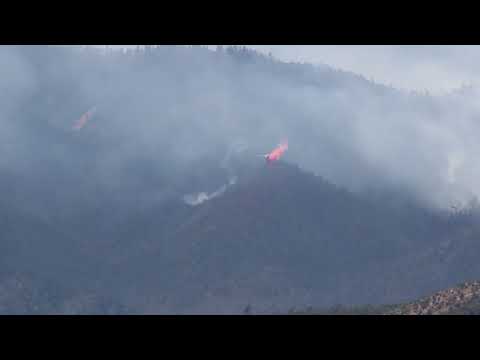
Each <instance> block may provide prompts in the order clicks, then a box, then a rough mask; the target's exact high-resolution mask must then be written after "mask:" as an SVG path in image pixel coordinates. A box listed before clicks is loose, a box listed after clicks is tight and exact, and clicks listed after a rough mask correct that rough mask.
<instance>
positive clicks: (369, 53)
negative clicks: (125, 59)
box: [115, 45, 480, 93]
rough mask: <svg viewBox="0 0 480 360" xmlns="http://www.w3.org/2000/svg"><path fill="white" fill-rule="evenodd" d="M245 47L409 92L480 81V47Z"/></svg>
mask: <svg viewBox="0 0 480 360" xmlns="http://www.w3.org/2000/svg"><path fill="white" fill-rule="evenodd" d="M117 46H130V45H117ZM208 46H209V47H212V48H213V47H215V45H208ZM246 46H248V47H251V48H254V49H256V50H259V51H261V52H264V53H268V52H271V53H272V55H273V56H275V57H277V58H278V59H281V60H285V61H301V62H309V63H313V64H320V63H324V64H327V65H330V66H333V67H335V68H339V69H342V70H347V71H352V72H355V73H358V74H361V75H364V76H365V77H367V78H369V79H373V80H375V81H376V82H379V83H383V84H386V85H390V84H391V85H393V86H395V87H397V88H403V89H408V90H425V89H426V90H429V91H430V92H433V93H442V92H445V91H450V90H452V89H456V88H459V87H461V86H462V85H472V84H473V85H475V84H476V83H477V79H478V78H479V77H480V65H479V61H478V60H480V47H479V46H476V45H246ZM115 47H116V46H115Z"/></svg>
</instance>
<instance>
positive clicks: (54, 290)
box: [0, 46, 480, 314]
mask: <svg viewBox="0 0 480 360" xmlns="http://www.w3.org/2000/svg"><path fill="white" fill-rule="evenodd" d="M0 60H1V61H0V66H2V67H4V69H8V70H9V71H8V74H9V75H8V76H6V77H3V84H2V85H1V89H3V88H5V89H6V90H8V91H6V92H5V94H6V95H5V97H4V98H3V99H0V104H1V105H2V109H1V110H0V120H1V123H2V126H3V127H4V129H3V130H4V131H2V133H1V134H0V151H2V159H1V160H0V192H1V197H0V313H2V314H3V313H151V312H159V313H162V312H218V313H222V312H235V313H256V312H276V311H283V310H286V309H290V308H292V307H299V308H302V307H307V306H309V305H312V306H313V305H314V306H330V305H334V304H345V305H355V304H383V303H398V302H400V301H406V300H411V299H414V298H416V297H419V296H424V295H427V294H428V293H430V292H432V291H435V290H438V289H441V288H444V287H448V286H452V285H454V284H456V283H457V282H460V281H466V280H474V279H476V278H479V277H480V265H479V264H478V262H477V261H476V256H475V254H476V253H477V250H480V249H479V243H478V241H476V239H477V238H478V236H477V235H478V233H479V227H478V225H477V223H478V221H477V220H478V213H477V208H476V205H475V204H474V203H472V206H471V207H469V208H467V209H463V210H462V211H459V212H457V213H455V214H450V213H446V212H445V211H440V210H432V209H431V208H430V207H428V206H425V205H424V202H423V200H424V199H421V198H418V197H417V195H418V194H417V193H416V192H415V191H412V189H410V188H408V187H406V188H404V187H398V186H397V187H395V186H394V185H393V184H392V183H390V182H389V181H388V180H386V181H385V182H382V181H383V180H382V177H381V176H382V174H381V173H379V172H378V171H377V170H375V169H373V168H369V167H368V165H367V164H365V163H362V161H361V159H360V158H359V157H358V156H357V155H356V153H355V151H354V148H353V147H350V146H349V144H348V143H342V142H336V141H333V140H331V138H332V137H335V136H340V137H342V136H344V135H345V134H340V135H337V134H335V133H333V132H330V133H326V134H318V133H317V132H316V131H315V126H314V125H312V117H311V114H310V113H309V112H308V110H305V111H304V112H302V109H303V107H302V106H300V105H298V103H297V102H298V101H300V100H301V99H303V95H305V91H307V92H308V91H312V89H313V90H314V91H318V92H319V94H321V95H322V96H325V97H329V96H330V95H331V94H338V93H339V92H341V93H342V94H343V95H342V96H339V97H335V96H337V95H335V96H334V98H330V100H329V101H326V100H325V103H322V104H320V105H319V106H320V107H321V109H322V112H321V114H322V117H325V118H327V119H334V120H335V121H336V122H338V123H339V124H340V126H342V124H348V123H349V122H351V121H354V120H352V119H355V109H354V108H351V107H349V106H346V104H349V103H350V100H351V99H354V98H356V97H358V96H361V97H362V98H365V99H366V98H368V99H375V100H374V101H376V102H378V104H379V105H378V106H380V107H381V106H387V105H382V104H388V106H389V107H392V108H393V109H395V108H398V109H400V108H402V107H404V105H405V104H406V103H408V104H409V106H410V108H411V109H412V111H418V112H420V113H422V114H437V113H438V112H439V111H440V110H439V109H442V104H441V103H440V102H439V101H437V100H435V99H432V98H431V97H427V96H423V95H418V94H405V93H402V92H399V91H397V90H395V89H391V88H388V87H384V86H381V85H377V84H373V83H371V82H369V81H367V80H366V79H363V78H362V77H359V76H356V75H353V74H350V73H345V72H340V71H336V70H333V69H331V68H329V67H326V66H324V67H312V66H310V65H306V64H286V63H283V62H280V61H277V60H275V59H274V58H271V57H269V56H263V55H261V54H258V53H256V52H254V51H252V50H248V49H245V48H241V47H228V48H226V49H224V48H218V49H217V50H216V51H211V50H208V49H205V48H202V47H172V46H162V47H150V48H148V47H147V48H145V49H131V50H128V51H125V52H120V51H113V50H108V51H106V50H104V49H91V48H87V49H80V48H68V47H46V46H23V47H22V46H20V47H8V46H2V47H0ZM282 89H283V90H282ZM285 89H289V92H288V93H285V92H284V90H285ZM307 95H308V94H307ZM307 97H308V96H307ZM372 101H373V100H372ZM310 105H311V104H307V103H305V106H306V107H307V108H308V106H310ZM94 106H96V107H97V111H96V113H95V114H94V116H93V117H92V118H91V119H90V120H89V122H88V123H87V124H86V126H85V127H84V128H82V129H81V130H79V131H73V130H72V127H73V126H74V124H75V122H76V121H77V120H78V119H79V118H80V116H81V115H82V114H84V113H85V112H86V111H88V110H90V109H92V108H93V107H94ZM315 120H316V119H315ZM345 129H346V128H345ZM330 130H332V129H330ZM332 131H333V130H332ZM285 135H288V137H289V140H290V144H291V149H290V150H289V151H288V152H287V154H286V156H285V162H283V161H281V162H278V163H274V164H272V166H266V165H265V164H264V163H263V159H261V158H258V157H256V156H255V155H256V154H262V153H265V151H268V150H269V149H270V148H271V147H272V145H275V144H276V143H277V142H278V141H279V140H280V139H281V138H282V137H283V136H285ZM238 138H242V139H246V140H247V142H248V144H249V148H248V150H246V151H244V152H241V153H238V154H235V155H234V156H232V158H231V159H228V162H227V163H226V164H227V165H225V163H224V162H223V161H222V160H224V157H225V154H226V153H227V152H228V148H229V146H230V145H231V144H232V143H233V142H235V141H236V139H238ZM292 164H299V165H300V166H301V167H302V168H304V169H308V171H313V172H315V173H319V174H321V175H322V177H319V176H314V175H313V174H311V173H309V172H308V171H305V170H301V169H300V168H299V167H297V166H296V165H292ZM232 175H234V176H236V177H237V178H238V180H237V183H236V184H235V185H232V186H230V187H228V188H227V189H226V191H225V193H224V194H223V195H221V196H218V197H216V198H213V199H212V200H209V201H206V202H205V203H203V204H201V205H199V206H196V207H191V206H188V205H187V204H185V203H184V202H183V201H182V197H183V196H184V195H185V194H187V193H197V192H207V193H212V192H214V191H215V190H216V189H218V188H219V187H221V186H222V185H223V184H225V183H226V182H227V181H228V180H229V178H230V177H231V176H232ZM326 179H328V181H327V180H326ZM337 180H338V181H337ZM334 182H337V183H338V185H333V183H334ZM365 184H373V186H372V189H370V191H369V192H362V191H357V190H358V189H364V186H363V185H365ZM377 185H378V186H377ZM346 189H349V190H346ZM354 190H355V191H354ZM413 190H415V189H413Z"/></svg>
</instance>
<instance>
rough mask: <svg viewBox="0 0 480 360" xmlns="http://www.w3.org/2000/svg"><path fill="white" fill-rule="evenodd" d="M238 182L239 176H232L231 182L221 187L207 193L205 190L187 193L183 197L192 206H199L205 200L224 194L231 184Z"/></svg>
mask: <svg viewBox="0 0 480 360" xmlns="http://www.w3.org/2000/svg"><path fill="white" fill-rule="evenodd" d="M236 183H237V178H236V177H232V178H230V180H229V182H228V183H227V184H225V185H222V186H221V187H220V188H219V189H217V190H215V191H214V192H212V193H210V194H207V193H205V192H200V193H197V194H187V195H185V196H184V197H183V201H184V202H185V203H186V204H188V205H191V206H197V205H200V204H202V203H204V202H205V201H208V200H211V199H213V198H216V197H218V196H221V195H223V193H224V192H225V191H226V190H227V188H228V187H229V186H232V185H235V184H236Z"/></svg>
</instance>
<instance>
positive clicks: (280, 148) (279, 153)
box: [267, 142, 288, 161]
mask: <svg viewBox="0 0 480 360" xmlns="http://www.w3.org/2000/svg"><path fill="white" fill-rule="evenodd" d="M287 149H288V143H287V142H283V143H282V144H280V145H279V146H278V147H277V148H275V149H274V150H273V151H272V152H271V153H270V154H268V155H267V160H269V161H276V160H279V159H280V157H281V156H282V155H283V153H284V152H285V151H286V150H287Z"/></svg>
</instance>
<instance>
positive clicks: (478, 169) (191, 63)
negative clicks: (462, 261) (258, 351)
mask: <svg viewBox="0 0 480 360" xmlns="http://www.w3.org/2000/svg"><path fill="white" fill-rule="evenodd" d="M409 61H413V60H412V59H411V57H410V58H409ZM397 65H398V66H401V64H397ZM0 69H1V70H0V71H1V72H2V73H1V79H2V80H1V81H0V89H1V90H2V93H3V94H4V96H3V97H2V99H0V105H1V107H0V121H1V126H2V131H1V132H0V140H1V142H0V150H1V151H2V157H1V158H0V171H2V172H3V173H4V174H5V173H9V174H22V176H23V177H22V178H23V179H37V181H38V183H40V184H44V185H42V186H43V187H44V188H47V187H52V189H53V188H54V185H53V184H58V183H59V181H60V180H61V181H62V184H64V185H63V186H64V187H65V189H63V188H62V186H57V188H56V196H57V198H58V200H59V201H61V200H62V198H63V199H64V201H67V199H69V200H68V201H72V198H75V199H77V200H76V201H79V202H85V201H87V200H88V199H93V198H95V196H94V195H92V194H94V193H97V192H99V193H102V194H104V195H105V194H109V195H108V196H110V197H111V198H114V197H118V196H125V194H128V193H130V192H138V191H140V190H139V189H141V192H142V197H144V198H145V197H148V194H149V193H151V194H154V193H156V192H158V191H159V190H165V191H167V190H168V191H170V192H176V193H177V195H178V196H179V197H181V196H182V195H181V194H185V193H186V192H187V193H189V194H196V195H192V196H193V198H189V199H190V200H188V201H189V202H190V203H195V204H197V203H202V202H204V201H207V199H211V198H212V196H213V197H215V196H219V195H216V194H217V193H218V194H221V193H222V186H223V185H220V184H221V182H225V180H224V179H225V177H226V178H227V179H229V178H230V177H234V176H236V175H237V174H236V172H235V166H234V165H233V164H234V163H235V160H234V159H236V158H241V157H242V156H245V155H246V153H247V150H252V151H255V153H265V152H266V151H268V150H269V149H268V147H269V144H272V143H276V142H277V141H278V140H279V139H281V138H282V137H283V136H285V135H286V136H288V138H289V141H290V143H292V144H294V147H293V148H292V150H291V151H289V156H288V161H291V162H294V163H297V164H298V165H300V166H301V167H302V168H305V169H307V170H310V171H313V172H314V173H316V174H318V175H321V176H323V177H325V178H326V179H327V180H329V181H331V182H334V183H336V184H338V185H341V186H344V187H347V188H348V189H350V190H352V191H365V190H370V189H390V188H395V189H401V190H403V191H405V192H408V193H411V194H414V195H415V197H416V198H417V199H418V201H420V202H422V203H424V204H426V205H428V206H435V207H448V206H449V205H450V204H451V203H452V202H458V201H462V202H466V201H468V200H469V199H470V198H471V197H473V196H478V195H480V189H479V188H478V185H477V184H478V183H479V180H480V165H479V164H478V161H477V159H478V158H479V155H480V147H479V145H478V141H477V139H476V136H475V134H477V133H478V130H479V122H478V119H479V118H480V117H479V115H480V112H479V110H480V109H479V106H478V104H477V99H478V96H477V93H476V92H475V90H474V89H470V90H469V91H467V92H465V93H452V94H448V95H444V96H429V95H425V94H418V93H409V92H406V91H401V90H397V89H395V88H392V87H386V86H382V85H378V84H374V83H372V82H369V81H368V80H366V79H365V78H363V77H362V76H358V75H355V74H353V73H347V72H342V71H338V70H335V69H333V68H330V67H328V66H325V65H324V66H311V65H308V64H303V65H302V64H293V63H292V64H287V63H283V62H281V61H278V60H276V59H272V58H269V57H264V56H260V55H258V54H256V53H252V52H248V51H243V52H242V51H232V50H225V49H223V50H222V49H219V50H215V51H212V50H209V49H206V48H201V47H183V46H180V47H172V46H160V47H158V48H148V47H146V48H145V49H144V50H142V52H139V51H137V50H132V49H129V50H127V51H114V50H108V51H107V50H102V51H97V50H96V49H91V48H87V49H80V48H68V47H66V48H65V47H33V46H17V47H9V46H8V47H7V46H2V47H1V48H0ZM91 104H102V106H101V108H98V110H97V112H96V114H95V117H96V121H95V128H94V129H93V128H89V126H86V127H84V128H83V129H82V131H80V132H78V134H76V135H78V136H75V137H72V136H71V134H70V135H67V134H66V133H65V132H64V130H65V129H71V126H72V122H71V120H72V119H76V118H78V114H82V113H84V112H85V109H89V108H90V107H91ZM204 159H211V162H210V164H215V166H216V167H218V168H219V171H214V173H215V174H213V173H212V171H210V172H209V173H208V172H206V171H204V170H202V168H205V161H207V160H204ZM209 161H210V160H209ZM220 170H222V171H223V173H221V172H220ZM204 172H206V173H204ZM197 173H199V174H200V173H201V174H202V175H201V180H199V179H196V176H197V175H195V174H197ZM198 176H200V175H198ZM187 179H188V181H189V182H191V183H195V182H197V184H198V186H197V189H193V188H192V189H191V190H188V189H186V188H185V187H186V186H184V182H185V181H187ZM204 184H206V185H204ZM207 185H208V186H207ZM224 185H225V184H224ZM67 188H68V190H67ZM72 188H74V189H76V190H75V191H73V190H71V189H72ZM208 188H210V189H216V190H215V191H213V192H211V193H209V192H208V191H204V190H202V189H208ZM52 191H53V190H52ZM69 191H70V192H69ZM44 193H45V192H44ZM105 196H107V195H105ZM152 196H153V195H152Z"/></svg>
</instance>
